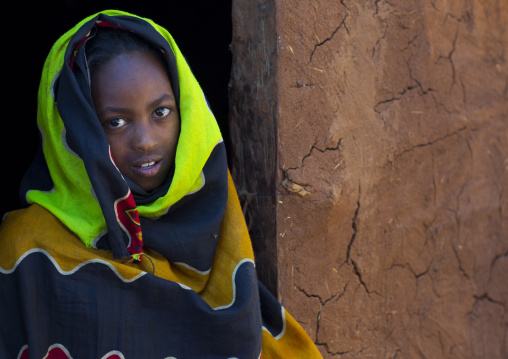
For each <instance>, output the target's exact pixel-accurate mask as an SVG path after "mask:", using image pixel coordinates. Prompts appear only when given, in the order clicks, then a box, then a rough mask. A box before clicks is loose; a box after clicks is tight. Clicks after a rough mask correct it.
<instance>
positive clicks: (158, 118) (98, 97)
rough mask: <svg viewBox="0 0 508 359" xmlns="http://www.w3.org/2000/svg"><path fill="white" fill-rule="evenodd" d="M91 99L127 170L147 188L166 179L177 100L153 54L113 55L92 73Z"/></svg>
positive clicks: (123, 169)
mask: <svg viewBox="0 0 508 359" xmlns="http://www.w3.org/2000/svg"><path fill="white" fill-rule="evenodd" d="M91 86H92V99H93V102H94V105H95V111H96V112H97V116H98V117H99V120H100V122H101V123H102V127H103V128H104V132H105V133H106V136H107V138H108V142H109V145H110V147H111V154H112V156H113V160H114V161H115V164H116V166H117V167H118V169H119V170H120V172H121V173H122V175H124V176H126V177H128V178H129V179H130V180H132V181H134V182H135V183H136V184H138V185H139V186H140V187H141V188H143V189H144V190H147V191H148V190H152V189H154V188H156V187H158V186H159V185H161V184H162V182H163V181H164V179H165V178H166V176H167V174H168V172H169V170H170V168H171V165H172V164H173V162H174V160H175V153H176V146H177V143H178V136H179V134H180V116H179V115H178V110H177V106H176V99H175V96H174V94H173V89H172V88H171V84H170V82H169V79H168V76H167V74H166V71H164V68H163V67H162V64H160V62H159V61H158V60H157V59H156V58H155V57H154V56H153V55H151V54H145V53H132V54H122V55H118V56H116V57H114V58H113V59H112V60H110V61H109V62H107V63H106V64H104V65H101V66H99V67H98V68H97V69H95V70H94V71H93V73H92V74H91Z"/></svg>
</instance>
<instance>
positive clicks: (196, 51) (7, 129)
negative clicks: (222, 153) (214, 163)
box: [0, 0, 231, 216]
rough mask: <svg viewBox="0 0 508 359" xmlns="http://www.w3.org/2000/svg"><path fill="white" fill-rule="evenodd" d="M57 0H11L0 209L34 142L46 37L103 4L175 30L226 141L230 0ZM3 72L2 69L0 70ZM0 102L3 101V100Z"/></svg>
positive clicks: (14, 198) (8, 202)
mask: <svg viewBox="0 0 508 359" xmlns="http://www.w3.org/2000/svg"><path fill="white" fill-rule="evenodd" d="M152 3H153V4H151V3H150V2H146V1H143V2H140V1H129V0H128V1H108V2H107V4H106V5H105V4H104V2H102V1H97V0H94V1H87V2H80V1H76V0H65V1H62V0H59V1H52V2H50V3H47V2H36V3H34V4H31V5H30V6H29V7H28V8H27V5H26V3H23V2H14V3H12V4H11V6H13V7H14V11H11V12H10V16H11V17H15V18H16V20H15V24H16V25H15V26H13V27H14V28H11V32H10V36H9V37H7V38H4V41H6V42H7V43H5V42H4V54H5V53H8V54H9V55H7V56H6V57H7V59H6V60H7V64H8V68H4V74H6V73H7V74H8V77H7V81H4V85H7V84H8V86H9V90H8V91H9V94H8V97H7V98H8V99H9V102H8V103H9V104H8V105H7V106H4V108H5V107H7V113H6V114H4V116H3V118H4V121H3V123H2V125H1V126H2V127H1V130H0V146H1V153H2V154H3V168H4V170H3V171H2V174H3V179H2V184H3V187H4V191H3V197H2V203H1V208H0V214H1V215H2V216H3V214H4V213H5V212H7V211H10V210H13V209H16V208H19V207H18V189H19V183H20V180H21V177H22V176H23V173H24V172H25V170H26V168H27V167H28V166H29V165H30V163H31V161H32V159H33V156H34V154H35V151H36V148H37V145H38V143H39V134H38V130H37V125H36V112H37V91H38V87H39V81H40V76H41V73H42V67H43V64H44V61H45V59H46V56H47V54H48V53H49V50H50V49H51V46H52V45H53V43H54V42H55V41H56V40H57V39H58V38H59V37H60V36H61V35H62V34H63V33H64V32H66V31H67V30H69V29H70V28H71V27H72V26H74V25H75V24H76V23H77V22H79V21H80V20H82V19H83V18H85V17H86V16H89V15H92V14H94V13H96V12H98V11H101V10H104V9H106V8H111V9H120V10H123V11H127V12H131V13H134V14H136V15H139V16H144V17H147V18H150V19H152V20H154V21H155V22H156V23H159V24H160V25H162V26H164V27H165V28H166V29H168V31H169V32H170V33H171V34H172V35H173V37H174V38H175V40H176V42H177V44H178V46H179V47H180V49H181V50H182V53H183V54H184V55H185V56H186V58H187V61H188V62H189V65H190V66H191V68H192V70H193V72H194V74H195V76H196V78H197V79H198V81H199V83H200V84H201V86H202V88H203V91H204V93H205V95H206V96H207V99H208V102H209V103H210V107H211V108H212V110H213V112H214V114H215V117H216V118H217V121H218V122H219V126H220V127H221V131H222V133H223V137H224V139H225V142H226V146H227V148H228V147H229V144H228V138H229V135H228V129H227V127H226V123H227V118H228V99H227V96H228V93H227V86H228V82H229V77H230V71H231V52H230V50H229V44H230V42H231V3H230V2H229V1H221V2H217V3H216V2H211V1H206V0H199V1H193V2H173V3H165V5H161V4H163V3H161V2H155V1H153V2H152ZM4 78H5V77H4ZM4 103H7V101H6V102H4Z"/></svg>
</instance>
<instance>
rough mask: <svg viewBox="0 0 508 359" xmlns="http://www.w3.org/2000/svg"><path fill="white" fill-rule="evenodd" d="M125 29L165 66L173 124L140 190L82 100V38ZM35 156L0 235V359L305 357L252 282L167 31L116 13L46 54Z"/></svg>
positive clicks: (213, 134) (247, 247)
mask: <svg viewBox="0 0 508 359" xmlns="http://www.w3.org/2000/svg"><path fill="white" fill-rule="evenodd" d="M101 26H109V27H118V28H121V29H124V30H125V31H133V32H135V33H137V34H138V35H140V36H141V37H143V38H144V39H146V40H147V41H149V42H150V43H152V44H153V45H155V47H156V48H158V49H160V50H161V51H162V52H163V53H164V56H165V58H166V60H167V64H168V69H169V76H170V82H171V86H172V88H173V92H174V94H175V97H176V99H177V103H178V106H179V113H180V118H181V125H180V128H181V130H180V136H179V139H178V146H177V151H176V158H175V165H174V170H172V171H171V173H170V174H169V175H168V178H167V179H166V181H165V182H164V183H163V184H162V185H161V186H160V187H159V188H157V189H154V190H153V191H150V192H144V191H142V190H140V189H139V188H136V186H135V185H134V184H132V183H131V182H130V181H129V180H128V179H126V178H124V177H123V176H122V174H121V173H120V172H119V170H118V169H117V167H116V166H115V164H114V162H113V160H112V158H111V154H110V148H109V144H108V141H107V138H106V135H105V133H104V131H103V129H102V126H101V124H100V122H99V120H98V118H97V115H96V113H95V110H94V106H93V103H92V98H91V94H90V75H89V70H88V65H87V62H86V56H85V48H86V42H87V40H88V39H89V38H91V37H93V35H94V33H95V31H96V28H97V27H101ZM37 124H38V126H39V129H40V133H41V145H40V148H39V152H38V154H37V155H36V158H35V159H34V162H33V163H32V165H31V167H30V168H29V169H28V171H27V173H26V175H25V177H24V179H23V181H22V184H21V195H22V199H23V201H25V204H26V208H24V209H22V210H18V211H13V212H10V213H8V214H7V215H6V216H5V218H4V219H3V222H2V226H1V227H0V288H1V290H0V323H1V324H0V357H1V358H29V357H30V358H43V357H44V358H87V359H90V358H127V359H128V358H178V359H181V358H259V357H260V355H262V357H263V358H314V357H321V356H320V354H319V352H318V351H317V349H316V347H315V346H314V344H313V343H312V342H311V340H310V339H309V337H308V336H307V335H306V334H305V332H304V331H303V330H302V328H301V327H300V326H299V325H298V324H297V323H296V322H295V320H294V319H293V318H292V317H291V316H290V315H289V314H288V313H287V312H286V311H285V309H284V308H283V307H282V306H281V305H280V304H279V302H278V301H277V300H276V299H275V298H274V297H273V296H272V295H271V294H270V293H269V292H268V291H267V290H266V289H265V288H264V286H263V285H262V284H261V283H259V282H258V280H257V277H256V272H255V267H254V257H253V253H252V247H251V243H250V239H249V236H248V232H247V228H246V226H245V221H244V218H243V215H242V211H241V208H240V205H239V202H238V197H237V194H236V191H235V189H234V185H233V183H232V180H231V177H230V175H229V172H228V169H227V163H226V154H225V148H224V144H223V141H222V137H221V133H220V131H219V128H218V126H217V123H216V121H215V118H214V116H213V114H212V112H211V110H210V109H209V107H208V105H207V102H206V99H205V97H204V94H203V92H202V91H201V88H200V86H199V84H198V82H197V81H196V80H195V78H194V76H193V74H192V73H191V70H190V68H189V66H188V65H187V63H186V61H185V59H184V57H183V56H182V54H181V53H180V51H179V49H178V47H177V45H176V44H175V42H174V40H173V38H172V37H171V35H170V34H169V33H168V32H167V31H166V30H165V29H164V28H162V27H160V26H158V25H157V24H155V23H154V22H152V21H151V20H149V19H144V18H141V17H138V16H135V15H132V14H128V13H125V12H121V11H116V10H108V11H103V12H100V13H98V14H95V15H93V16H90V17H88V18H86V19H84V20H83V21H81V22H80V23H79V24H77V25H76V26H75V27H74V28H73V29H71V30H70V31H68V32H67V33H65V34H64V35H63V36H62V37H61V38H60V39H59V40H58V41H57V42H56V43H55V44H54V46H53V47H52V49H51V51H50V53H49V56H48V58H47V60H46V62H45V64H44V69H43V73H42V79H41V84H40V88H39V102H38V112H37Z"/></svg>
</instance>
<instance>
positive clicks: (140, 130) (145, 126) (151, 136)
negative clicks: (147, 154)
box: [133, 121, 158, 151]
mask: <svg viewBox="0 0 508 359" xmlns="http://www.w3.org/2000/svg"><path fill="white" fill-rule="evenodd" d="M145 122H146V123H145ZM145 122H143V123H140V124H138V125H137V126H136V128H135V134H134V143H133V144H134V149H136V150H137V151H151V150H153V149H154V148H155V147H157V144H158V139H157V131H156V129H155V128H154V126H153V125H151V123H150V121H145Z"/></svg>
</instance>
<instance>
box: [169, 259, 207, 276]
mask: <svg viewBox="0 0 508 359" xmlns="http://www.w3.org/2000/svg"><path fill="white" fill-rule="evenodd" d="M173 264H178V265H179V266H182V267H185V268H187V269H190V270H191V271H193V272H195V273H197V274H201V275H207V274H208V273H210V270H211V269H212V268H210V269H208V270H206V271H201V270H199V269H196V268H194V267H191V266H190V265H188V264H187V263H183V262H174V263H173Z"/></svg>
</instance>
